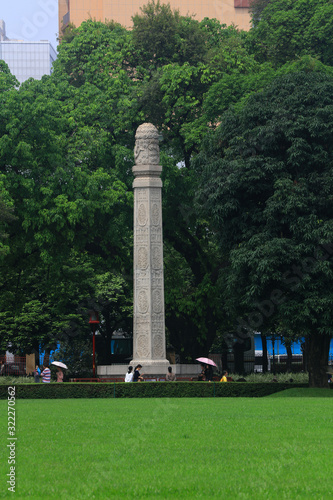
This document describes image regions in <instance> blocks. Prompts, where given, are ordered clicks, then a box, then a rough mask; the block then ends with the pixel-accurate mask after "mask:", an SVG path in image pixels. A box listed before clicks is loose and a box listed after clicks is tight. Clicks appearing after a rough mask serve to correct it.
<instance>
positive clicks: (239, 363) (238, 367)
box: [234, 342, 245, 375]
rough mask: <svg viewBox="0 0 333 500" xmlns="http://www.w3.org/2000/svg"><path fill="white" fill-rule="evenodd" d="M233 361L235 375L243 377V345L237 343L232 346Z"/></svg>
mask: <svg viewBox="0 0 333 500" xmlns="http://www.w3.org/2000/svg"><path fill="white" fill-rule="evenodd" d="M234 360H235V373H238V374H239V375H244V372H245V370H244V348H243V344H240V343H238V342H236V343H235V345H234Z"/></svg>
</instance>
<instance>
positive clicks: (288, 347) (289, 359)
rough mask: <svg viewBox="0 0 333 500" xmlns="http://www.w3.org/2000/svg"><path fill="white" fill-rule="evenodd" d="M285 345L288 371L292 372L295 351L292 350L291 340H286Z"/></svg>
mask: <svg viewBox="0 0 333 500" xmlns="http://www.w3.org/2000/svg"><path fill="white" fill-rule="evenodd" d="M285 346H286V350H287V363H286V371H287V372H291V369H292V361H293V353H292V352H291V342H290V341H289V340H285Z"/></svg>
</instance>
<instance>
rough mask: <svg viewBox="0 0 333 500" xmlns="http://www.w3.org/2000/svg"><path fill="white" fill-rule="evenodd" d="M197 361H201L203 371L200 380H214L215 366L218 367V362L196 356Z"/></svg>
mask: <svg viewBox="0 0 333 500" xmlns="http://www.w3.org/2000/svg"><path fill="white" fill-rule="evenodd" d="M196 361H200V363H201V372H200V375H199V377H198V380H207V381H208V382H211V381H212V380H213V366H215V367H216V368H217V366H216V363H215V362H214V361H213V360H212V359H209V358H196Z"/></svg>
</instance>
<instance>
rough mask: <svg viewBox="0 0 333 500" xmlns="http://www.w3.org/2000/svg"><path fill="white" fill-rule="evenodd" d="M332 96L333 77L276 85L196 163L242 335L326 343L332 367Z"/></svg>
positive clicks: (227, 121) (225, 124)
mask: <svg viewBox="0 0 333 500" xmlns="http://www.w3.org/2000/svg"><path fill="white" fill-rule="evenodd" d="M332 96H333V77H331V76H326V75H324V74H322V73H304V72H299V73H295V74H288V75H287V76H284V77H282V78H280V79H278V80H275V81H274V83H273V84H272V85H271V86H269V87H268V88H267V90H265V91H263V92H261V93H260V94H255V95H253V96H251V97H250V98H249V99H248V101H247V102H246V104H245V105H244V107H243V108H242V109H241V111H240V112H234V111H230V112H228V113H226V114H225V115H224V117H223V120H222V123H221V125H220V127H219V128H218V129H217V131H216V133H215V134H214V135H212V137H209V139H207V141H206V143H205V147H204V149H203V152H202V153H201V154H200V155H199V157H198V161H197V168H198V175H200V176H201V178H202V180H203V188H202V189H201V195H200V196H201V199H202V202H203V204H204V206H205V213H207V215H208V216H209V217H210V219H211V220H212V223H213V225H214V227H215V231H216V234H217V235H218V238H219V243H220V246H221V248H223V249H224V250H225V249H229V256H230V268H228V270H227V272H226V273H225V274H224V280H225V284H226V290H225V292H226V294H225V300H226V301H227V302H228V310H229V311H232V310H233V311H234V314H238V315H240V317H239V319H238V327H239V329H244V330H246V329H257V330H262V331H271V330H272V329H273V330H275V329H277V327H281V329H282V331H283V328H290V329H291V330H293V331H294V332H297V331H298V332H302V334H307V335H309V337H311V336H312V335H315V336H318V341H319V342H320V341H324V339H326V340H325V346H326V347H325V349H324V344H323V345H322V348H323V356H324V359H325V356H326V364H327V354H328V350H327V349H328V345H329V339H330V338H331V336H332V326H331V325H332V312H331V311H332V309H331V304H332V300H333V296H332V292H331V286H330V283H331V282H332V277H333V274H332V273H333V267H332V266H333V264H332V259H331V256H332V253H333V249H332V245H331V242H332V240H333V225H332V221H333V212H332V199H333V182H332V181H333V178H332V165H333V148H332V144H333V120H332V117H333V113H332V110H333V97H332ZM236 297H237V298H238V300H235V298H236ZM324 352H325V354H324ZM322 364H323V365H325V362H324V363H322ZM314 365H318V359H316V360H315V361H314ZM313 370H314V366H311V370H310V371H311V374H310V375H312V376H313V377H316V378H317V380H316V383H317V384H318V383H319V381H320V379H322V380H323V383H324V381H325V377H326V374H325V373H323V372H321V371H320V369H319V366H318V373H317V374H316V375H315V374H314V373H313ZM310 382H311V376H310ZM313 383H314V382H313Z"/></svg>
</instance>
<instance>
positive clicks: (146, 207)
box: [131, 123, 169, 375]
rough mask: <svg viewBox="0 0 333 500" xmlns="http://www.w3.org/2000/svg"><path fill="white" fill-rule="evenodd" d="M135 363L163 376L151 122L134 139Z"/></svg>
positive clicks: (155, 150) (158, 198)
mask: <svg viewBox="0 0 333 500" xmlns="http://www.w3.org/2000/svg"><path fill="white" fill-rule="evenodd" d="M134 156H135V166H134V167H133V168H132V171H133V174H134V177H135V179H134V182H133V189H134V304H133V305H134V310H133V361H132V362H131V364H133V365H135V364H138V363H140V364H141V365H142V367H143V372H144V373H147V374H155V375H159V374H161V375H164V374H165V373H166V369H167V366H168V365H169V362H168V361H167V359H166V347H165V323H164V278H163V235H162V181H161V179H160V174H161V172H162V167H161V166H160V165H159V161H160V151H159V145H158V132H157V130H156V128H155V127H154V125H152V124H151V123H144V124H143V125H140V127H138V129H137V132H136V135H135V150H134Z"/></svg>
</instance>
